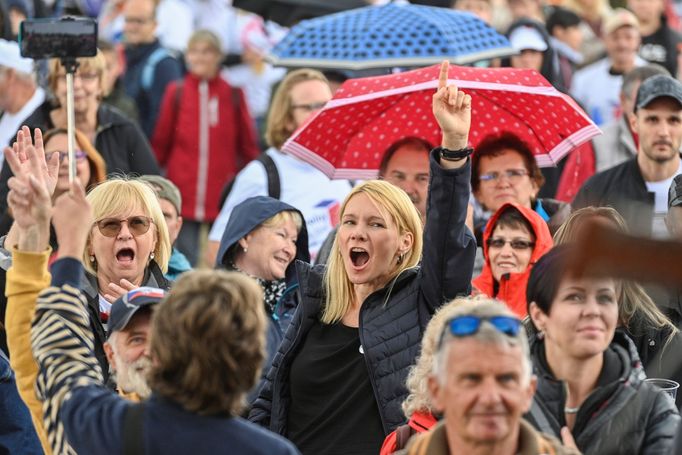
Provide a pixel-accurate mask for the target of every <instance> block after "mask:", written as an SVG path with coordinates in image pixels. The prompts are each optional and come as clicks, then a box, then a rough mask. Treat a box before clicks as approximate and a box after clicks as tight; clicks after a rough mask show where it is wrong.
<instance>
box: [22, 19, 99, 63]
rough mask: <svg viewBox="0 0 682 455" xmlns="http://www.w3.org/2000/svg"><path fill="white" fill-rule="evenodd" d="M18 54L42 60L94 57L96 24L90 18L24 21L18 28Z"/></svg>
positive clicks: (95, 51)
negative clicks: (19, 50) (19, 51)
mask: <svg viewBox="0 0 682 455" xmlns="http://www.w3.org/2000/svg"><path fill="white" fill-rule="evenodd" d="M19 47H20V48H21V55H22V56H24V57H29V58H32V59H35V60H38V59H46V58H77V57H94V56H95V55H97V22H96V21H95V20H94V19H90V18H81V17H78V18H76V17H70V16H67V17H62V18H59V19H27V20H25V21H23V22H21V24H20V25H19Z"/></svg>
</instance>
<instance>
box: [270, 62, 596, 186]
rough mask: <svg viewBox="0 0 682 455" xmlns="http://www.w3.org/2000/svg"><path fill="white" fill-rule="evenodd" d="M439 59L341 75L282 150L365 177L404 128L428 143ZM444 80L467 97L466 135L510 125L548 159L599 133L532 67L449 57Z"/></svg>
mask: <svg viewBox="0 0 682 455" xmlns="http://www.w3.org/2000/svg"><path fill="white" fill-rule="evenodd" d="M439 71H440V65H434V66H430V67H426V68H421V69H418V70H414V71H408V72H404V73H398V74H392V75H388V76H378V77H367V78H360V79H350V80H347V81H346V82H345V83H344V84H343V85H342V86H341V88H340V89H339V90H338V91H337V92H336V94H335V95H334V98H333V99H332V100H331V101H329V103H327V104H326V105H325V106H324V108H322V110H320V111H319V112H317V113H316V114H315V116H314V117H312V118H311V119H310V120H309V121H308V122H307V123H306V124H305V125H304V126H303V127H301V128H300V129H299V130H297V131H296V132H295V133H294V134H293V135H292V136H291V138H290V139H289V140H288V141H287V142H286V144H284V147H283V150H284V151H286V152H288V153H290V154H292V155H294V156H297V157H299V158H301V159H302V160H304V161H306V162H309V163H310V164H312V165H313V166H315V167H316V168H318V169H320V170H321V171H322V172H324V173H325V174H326V175H328V176H329V177H330V178H336V179H370V178H375V177H376V176H377V173H378V169H379V164H380V163H381V158H382V155H383V153H384V151H385V150H386V149H387V148H388V147H389V146H390V145H391V144H393V143H394V142H396V141H398V140H400V139H403V138H405V137H408V136H417V137H420V138H422V139H426V140H428V141H429V142H431V143H432V144H434V145H439V144H440V141H441V131H440V129H439V127H438V123H437V122H436V120H435V119H434V117H433V114H432V113H431V100H432V96H433V94H434V93H435V91H436V88H437V86H438V74H439ZM449 80H450V83H455V84H457V86H458V87H459V88H460V89H462V90H463V91H465V92H466V93H468V94H470V95H471V97H472V116H471V117H472V120H471V131H470V133H469V141H470V142H471V145H472V146H473V147H476V145H477V144H478V143H479V142H480V141H481V140H482V139H483V138H484V137H485V136H487V135H489V134H496V133H500V132H502V131H510V132H512V133H514V134H516V135H517V136H519V137H520V138H522V139H523V140H524V141H526V142H527V143H528V145H529V146H530V148H531V150H532V151H533V153H534V154H535V157H536V160H537V162H538V164H539V165H540V166H543V167H549V166H554V165H555V164H556V163H557V162H558V161H559V160H560V159H561V158H563V157H564V156H565V155H566V154H567V153H569V152H570V151H571V150H572V149H574V148H575V147H577V146H578V145H580V144H582V143H583V142H585V141H588V140H589V139H591V138H592V137H594V136H596V135H598V134H600V133H601V131H600V130H599V128H598V127H597V126H596V125H595V124H594V123H593V122H592V121H591V120H590V119H589V117H588V116H587V115H586V114H585V112H583V110H582V109H581V108H580V107H579V106H578V105H577V104H576V103H575V102H574V101H573V100H572V99H571V98H570V97H569V96H567V95H564V94H563V93H561V92H559V91H558V90H556V89H555V88H554V87H552V85H551V84H550V83H549V82H547V80H546V79H545V78H543V77H542V76H541V75H540V73H538V72H537V71H534V70H522V69H515V68H470V67H461V66H453V65H450V72H449Z"/></svg>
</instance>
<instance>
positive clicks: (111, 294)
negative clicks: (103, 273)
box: [102, 279, 139, 303]
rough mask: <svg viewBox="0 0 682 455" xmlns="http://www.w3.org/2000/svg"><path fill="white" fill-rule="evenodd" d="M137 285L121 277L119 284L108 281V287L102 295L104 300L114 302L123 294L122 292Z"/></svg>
mask: <svg viewBox="0 0 682 455" xmlns="http://www.w3.org/2000/svg"><path fill="white" fill-rule="evenodd" d="M138 287H139V286H137V285H135V284H133V283H131V282H130V281H128V280H126V279H121V281H120V284H116V283H109V289H108V290H107V293H106V294H104V295H103V296H102V297H104V300H106V301H107V302H109V303H114V302H115V301H116V299H118V298H119V297H121V296H123V295H124V294H127V293H128V292H129V291H132V290H134V289H137V288H138Z"/></svg>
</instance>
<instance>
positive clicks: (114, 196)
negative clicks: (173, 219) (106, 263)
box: [83, 177, 171, 275]
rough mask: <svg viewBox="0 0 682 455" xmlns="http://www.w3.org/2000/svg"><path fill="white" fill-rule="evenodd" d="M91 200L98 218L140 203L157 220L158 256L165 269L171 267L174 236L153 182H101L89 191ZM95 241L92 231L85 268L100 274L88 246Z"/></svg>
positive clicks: (156, 248)
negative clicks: (93, 263) (152, 184)
mask: <svg viewBox="0 0 682 455" xmlns="http://www.w3.org/2000/svg"><path fill="white" fill-rule="evenodd" d="M87 199H88V201H89V202H90V204H91V205H92V212H93V216H94V219H95V220H96V221H98V220H101V219H102V218H106V217H108V216H111V215H115V214H119V213H126V212H128V211H130V209H131V208H132V207H135V206H136V205H139V206H140V208H141V209H142V211H143V212H144V214H145V215H147V216H149V217H150V218H151V219H152V221H153V227H154V229H155V232H156V247H155V248H154V260H155V261H156V263H157V264H158V265H159V267H160V268H161V271H163V273H166V271H167V270H168V260H169V259H170V254H171V244H170V237H169V236H168V227H167V226H166V219H165V218H164V217H163V212H162V211H161V206H160V205H159V199H158V198H157V197H156V193H155V192H154V189H153V188H152V187H151V185H149V184H147V183H146V182H143V181H142V180H138V179H130V178H127V177H116V178H113V179H111V180H107V181H105V182H102V183H100V184H99V185H97V186H96V187H95V188H93V189H92V191H90V192H89V193H88V196H87ZM91 243H92V231H91V234H90V235H89V236H88V241H87V243H86V247H85V250H84V251H83V264H84V265H85V269H86V270H87V271H88V272H90V273H92V274H93V275H95V274H97V271H96V270H95V268H94V267H93V266H92V263H91V261H90V260H89V257H88V256H89V254H88V249H89V247H90V245H91Z"/></svg>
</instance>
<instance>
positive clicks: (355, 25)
mask: <svg viewBox="0 0 682 455" xmlns="http://www.w3.org/2000/svg"><path fill="white" fill-rule="evenodd" d="M515 53H516V52H515V51H514V50H513V49H512V47H511V45H510V44H509V41H508V40H507V38H505V37H504V36H503V35H501V34H499V33H497V32H496V31H495V29H493V28H492V27H490V26H489V25H487V24H486V23H485V22H483V21H482V20H480V19H479V18H477V17H476V16H474V15H473V14H470V13H466V12H462V11H454V10H451V9H446V8H436V7H432V6H423V5H413V4H409V3H405V4H403V3H389V4H387V5H384V6H367V7H364V8H358V9H353V10H349V11H344V12H341V13H336V14H331V15H329V16H323V17H318V18H316V19H310V20H306V21H302V22H300V23H299V24H298V25H296V26H294V27H293V28H292V29H291V30H290V32H289V33H288V34H287V35H286V36H285V37H284V39H282V41H280V42H279V44H277V46H275V47H274V48H273V50H272V52H271V53H270V55H269V56H268V60H270V61H271V62H272V63H273V64H275V65H278V66H285V67H290V68H300V67H313V68H336V69H348V70H362V69H369V68H391V67H421V66H427V65H431V64H434V63H438V62H441V61H443V60H449V61H450V62H451V63H455V64H458V65H465V64H468V63H473V62H476V61H480V60H485V59H490V58H495V57H506V56H509V55H512V54H515Z"/></svg>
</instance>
